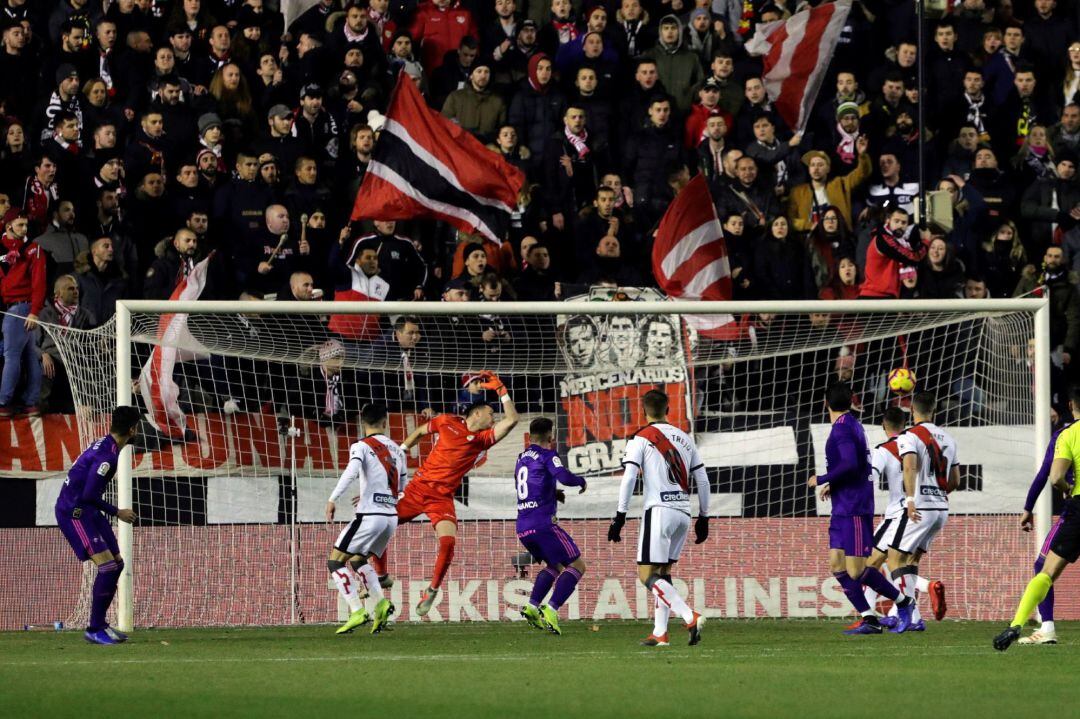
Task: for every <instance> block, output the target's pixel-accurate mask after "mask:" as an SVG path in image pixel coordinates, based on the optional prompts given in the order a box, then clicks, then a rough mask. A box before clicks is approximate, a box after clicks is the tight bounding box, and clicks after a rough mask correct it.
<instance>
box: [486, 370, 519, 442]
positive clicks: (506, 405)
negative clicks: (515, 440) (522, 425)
mask: <svg viewBox="0 0 1080 719" xmlns="http://www.w3.org/2000/svg"><path fill="white" fill-rule="evenodd" d="M483 377H484V381H483V382H482V383H481V384H480V386H481V387H483V388H484V389H490V390H492V391H494V392H495V394H497V395H498V396H499V401H500V402H502V406H503V418H502V419H501V420H499V421H498V422H496V423H495V426H494V427H493V428H492V429H493V431H494V432H495V441H496V442H498V441H500V440H501V439H502V438H503V437H505V436H506V435H508V434H510V430H512V429H513V428H514V427H516V426H517V423H518V420H519V419H520V418H521V417H520V415H518V411H517V407H515V406H514V400H512V399H510V393H509V392H507V391H506V385H504V384H503V382H502V380H501V379H499V376H498V375H496V374H494V373H491V372H485V373H484V374H483Z"/></svg>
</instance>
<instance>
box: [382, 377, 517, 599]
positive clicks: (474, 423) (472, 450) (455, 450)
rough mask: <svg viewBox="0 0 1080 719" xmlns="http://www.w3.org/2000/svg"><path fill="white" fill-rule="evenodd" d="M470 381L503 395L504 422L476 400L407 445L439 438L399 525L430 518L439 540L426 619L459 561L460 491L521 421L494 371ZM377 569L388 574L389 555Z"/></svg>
mask: <svg viewBox="0 0 1080 719" xmlns="http://www.w3.org/2000/svg"><path fill="white" fill-rule="evenodd" d="M466 381H467V383H471V382H477V381H478V382H479V383H480V387H482V388H484V389H486V390H492V391H494V392H495V393H496V394H497V395H498V397H499V401H500V402H501V403H502V405H503V411H504V413H505V415H504V416H503V418H502V419H501V420H500V421H499V422H496V421H495V409H494V408H493V407H492V406H491V405H490V404H488V403H487V402H474V403H472V404H470V405H469V406H468V407H466V408H465V411H464V413H463V415H464V417H462V416H459V415H456V414H440V415H438V416H436V417H433V418H432V419H430V420H428V421H427V422H426V423H424V424H422V425H420V426H419V427H417V428H416V429H415V430H413V432H412V434H410V435H409V436H408V437H406V438H405V441H404V442H402V444H401V446H402V448H403V449H405V450H406V451H408V450H409V449H410V448H411V447H413V446H414V445H416V443H417V442H419V441H420V438H421V437H423V436H424V435H426V434H433V433H434V434H437V435H438V439H437V440H436V442H435V446H434V447H433V448H432V450H431V452H430V453H429V454H428V456H427V457H426V458H425V459H424V461H423V464H422V465H421V466H420V469H419V470H418V471H417V472H416V474H415V476H414V477H413V479H412V481H410V482H409V483H408V484H407V485H406V486H405V492H404V494H403V495H402V497H401V499H399V500H398V504H397V515H398V524H399V525H401V524H404V523H405V522H408V521H410V520H412V519H414V518H415V517H417V516H418V515H420V514H426V515H427V517H428V519H430V520H431V526H432V527H434V528H435V535H436V536H437V537H438V538H439V554H438V556H437V557H436V558H435V568H434V571H433V572H432V575H431V584H430V585H429V586H428V588H427V589H426V590H425V591H424V593H423V594H422V595H421V597H420V603H419V604H417V605H416V613H417V614H418V615H419V616H421V617H423V616H426V615H427V613H428V612H429V611H430V610H431V606H432V605H433V604H434V603H435V598H436V597H437V596H438V593H439V587H440V586H441V585H442V581H443V578H444V577H445V576H446V572H447V570H448V569H449V568H450V562H452V561H453V559H454V545H455V544H456V542H457V512H456V510H455V507H454V493H455V492H456V491H457V489H458V487H460V486H461V481H462V479H464V477H465V475H466V474H468V472H469V470H471V469H472V468H473V467H476V466H477V465H479V464H481V463H482V462H483V461H484V459H485V458H486V455H487V450H488V449H489V448H491V447H493V446H494V445H495V444H496V443H497V442H498V441H499V440H501V439H502V438H503V437H505V436H506V435H507V434H509V433H510V430H512V429H513V428H514V426H515V425H517V423H518V412H517V408H516V407H514V402H513V400H511V399H510V395H509V393H507V391H506V387H505V386H504V385H503V383H502V380H500V379H499V378H498V376H496V375H495V374H493V373H491V372H480V373H478V374H476V375H474V376H472V377H470V378H466ZM375 565H376V570H377V571H378V573H379V574H380V575H381V576H385V575H386V555H383V557H381V558H379V559H377V560H375Z"/></svg>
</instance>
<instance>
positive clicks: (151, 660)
mask: <svg viewBox="0 0 1080 719" xmlns="http://www.w3.org/2000/svg"><path fill="white" fill-rule="evenodd" d="M545 648H546V647H545ZM867 650H868V651H851V650H850V649H847V648H844V651H837V652H832V651H826V652H822V654H821V656H823V657H824V658H831V657H845V658H847V657H861V658H879V657H880V658H907V659H911V658H918V657H929V656H945V655H947V656H978V655H992V654H994V652H993V650H992V649H991V648H990V646H989V644H988V645H987V647H986V649H985V650H982V649H978V648H975V647H972V646H970V645H935V646H933V647H920V648H914V647H912V648H909V649H906V650H905V649H902V648H900V647H896V648H895V651H889V650H884V651H883V650H882V648H881V647H867ZM105 651H123V650H116V649H113V650H105ZM556 651H557V650H556ZM803 654H805V652H804V650H803V649H802V648H792V649H780V648H771V647H770V648H762V649H759V650H757V651H750V652H747V651H740V650H735V651H731V650H725V649H723V648H710V649H704V648H700V647H699V648H697V649H692V650H690V651H689V652H682V651H679V650H678V649H673V648H667V647H659V648H655V649H628V650H627V651H617V650H615V651H585V652H582V651H576V652H575V651H569V652H561V651H560V652H558V653H557V654H556V655H555V656H558V657H559V658H560V659H563V658H580V659H587V658H611V659H615V658H625V657H633V658H635V659H637V658H656V659H659V660H664V661H667V660H687V661H693V660H695V659H715V660H743V659H782V658H784V657H785V655H800V656H801V655H803ZM538 658H543V656H542V655H537V654H532V653H530V654H518V655H505V654H491V655H479V656H478V655H467V654H377V653H364V654H339V655H334V656H310V657H206V658H199V657H125V658H121V657H107V656H103V657H97V658H94V659H58V660H56V661H51V660H34V661H10V662H0V667H35V666H36V667H60V666H82V665H95V666H100V665H102V664H117V665H121V664H123V665H138V664H145V665H155V664H293V663H296V664H302V663H320V662H345V661H352V660H355V659H365V660H374V661H384V662H428V661H453V662H473V663H477V664H482V663H487V662H532V661H535V660H536V659H538Z"/></svg>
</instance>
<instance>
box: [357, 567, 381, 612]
mask: <svg viewBox="0 0 1080 719" xmlns="http://www.w3.org/2000/svg"><path fill="white" fill-rule="evenodd" d="M359 573H360V576H361V577H363V578H364V584H366V585H367V590H368V595H369V596H370V597H371V598H372V600H374V601H375V603H376V604H377V603H378V602H379V601H380V600H382V598H383V593H382V587H380V586H379V573H378V572H376V571H375V567H373V566H371V565H370V564H368V563H367V562H364V564H363V565H361V567H360V570H359Z"/></svg>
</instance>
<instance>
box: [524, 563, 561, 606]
mask: <svg viewBox="0 0 1080 719" xmlns="http://www.w3.org/2000/svg"><path fill="white" fill-rule="evenodd" d="M557 576H559V573H558V572H556V571H555V570H554V569H552V568H551V567H544V568H543V569H542V570H540V573H539V574H537V575H536V581H535V582H533V588H532V594H530V595H529V604H531V605H533V606H534V607H539V606H540V602H542V601H544V597H546V596H547V593H548V592H550V591H551V585H552V584H554V583H555V577H557Z"/></svg>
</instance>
